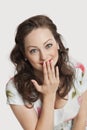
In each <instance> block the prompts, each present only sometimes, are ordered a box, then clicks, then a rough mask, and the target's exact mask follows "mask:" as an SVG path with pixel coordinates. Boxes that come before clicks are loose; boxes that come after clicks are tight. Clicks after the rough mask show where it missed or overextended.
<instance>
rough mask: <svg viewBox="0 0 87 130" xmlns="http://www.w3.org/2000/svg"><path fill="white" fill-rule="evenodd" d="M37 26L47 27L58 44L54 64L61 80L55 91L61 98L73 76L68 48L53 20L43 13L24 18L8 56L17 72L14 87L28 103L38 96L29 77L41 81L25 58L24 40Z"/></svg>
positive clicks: (68, 89)
mask: <svg viewBox="0 0 87 130" xmlns="http://www.w3.org/2000/svg"><path fill="white" fill-rule="evenodd" d="M37 28H48V29H49V30H50V31H51V32H52V34H53V36H54V38H55V40H56V41H57V43H58V44H59V48H60V49H59V51H58V54H59V59H58V61H57V63H56V65H57V66H58V67H59V76H60V81H62V82H61V84H60V86H59V87H58V91H57V93H58V95H59V96H60V97H61V98H64V97H65V96H66V95H67V94H68V92H69V91H70V89H71V87H72V85H73V81H74V76H75V72H74V68H73V66H72V65H71V63H70V62H69V56H68V49H67V48H65V46H64V45H63V43H62V40H61V35H60V34H59V33H58V32H57V27H56V25H55V24H54V23H53V21H52V20H51V19H50V18H49V17H48V16H45V15H36V16H33V17H31V18H29V19H27V20H25V21H24V22H22V23H21V24H20V25H19V26H18V28H17V32H16V36H15V43H16V44H15V46H14V48H13V50H12V52H11V54H10V58H11V61H12V62H13V63H14V65H15V67H16V72H17V73H16V74H15V75H14V83H15V85H16V88H17V90H18V92H19V93H20V94H21V95H22V97H23V99H24V100H27V101H28V102H29V103H33V102H35V101H36V100H37V99H38V98H39V96H40V93H39V92H38V91H37V90H36V89H35V87H34V85H33V84H32V82H31V79H32V78H33V79H35V80H37V82H38V83H39V84H42V81H41V79H40V78H39V77H38V76H36V75H34V73H33V67H32V66H31V64H30V63H29V61H27V60H25V49H24V40H25V37H26V36H27V35H28V34H29V33H31V31H32V30H33V29H37Z"/></svg>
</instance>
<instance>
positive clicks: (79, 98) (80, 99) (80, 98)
mask: <svg viewBox="0 0 87 130" xmlns="http://www.w3.org/2000/svg"><path fill="white" fill-rule="evenodd" d="M78 103H79V105H81V103H82V96H79V97H78Z"/></svg>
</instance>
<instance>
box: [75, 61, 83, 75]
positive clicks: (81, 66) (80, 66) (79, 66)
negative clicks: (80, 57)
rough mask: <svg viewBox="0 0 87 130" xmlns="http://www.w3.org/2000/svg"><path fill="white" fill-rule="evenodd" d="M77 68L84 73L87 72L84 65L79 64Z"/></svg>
mask: <svg viewBox="0 0 87 130" xmlns="http://www.w3.org/2000/svg"><path fill="white" fill-rule="evenodd" d="M76 68H80V69H81V70H82V72H83V73H84V72H85V67H84V65H83V64H81V63H77V64H76Z"/></svg>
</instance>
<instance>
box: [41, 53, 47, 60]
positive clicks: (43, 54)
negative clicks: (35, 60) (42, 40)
mask: <svg viewBox="0 0 87 130" xmlns="http://www.w3.org/2000/svg"><path fill="white" fill-rule="evenodd" d="M40 59H41V60H46V59H47V53H46V52H45V51H43V52H41V53H40Z"/></svg>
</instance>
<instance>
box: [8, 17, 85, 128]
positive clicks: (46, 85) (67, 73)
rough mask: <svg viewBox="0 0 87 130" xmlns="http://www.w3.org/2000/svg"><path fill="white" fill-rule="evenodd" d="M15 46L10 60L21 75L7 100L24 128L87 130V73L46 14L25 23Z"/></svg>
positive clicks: (11, 83)
mask: <svg viewBox="0 0 87 130" xmlns="http://www.w3.org/2000/svg"><path fill="white" fill-rule="evenodd" d="M15 43H16V44H15V47H14V48H13V50H12V52H11V55H10V58H11V61H12V62H13V63H14V65H15V68H16V73H15V75H14V77H13V78H12V79H10V81H9V82H8V83H7V85H6V95H7V102H8V104H10V106H11V109H12V111H13V112H14V114H15V116H16V118H17V119H18V121H19V122H20V124H21V125H22V127H23V129H24V130H77V129H79V130H85V129H86V117H87V103H86V100H84V99H85V98H86V99H87V92H86V90H87V74H86V71H85V68H84V66H83V65H81V64H79V63H74V64H73V63H72V62H71V59H70V58H69V55H68V50H69V49H68V48H65V46H64V45H63V43H62V40H61V35H60V34H59V33H58V32H57V27H56V25H55V24H54V23H53V21H52V20H51V19H50V18H49V17H48V16H45V15H36V16H33V17H31V18H29V19H27V20H25V21H24V22H22V23H21V24H20V25H19V26H18V28H17V33H16V36H15ZM84 106H85V107H84ZM78 119H79V120H78ZM77 124H78V125H77Z"/></svg>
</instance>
